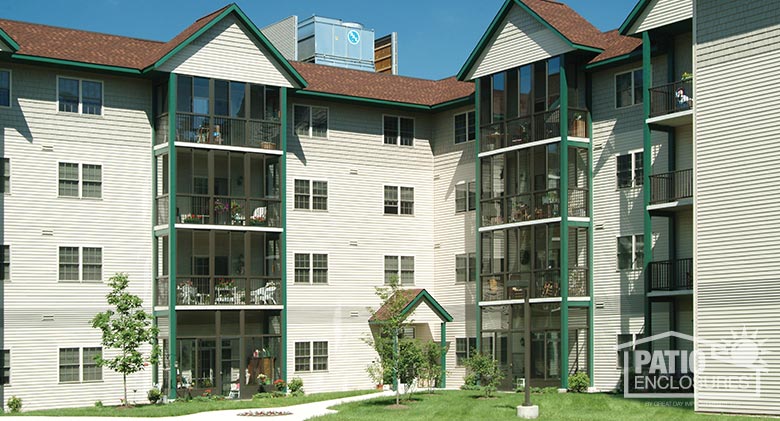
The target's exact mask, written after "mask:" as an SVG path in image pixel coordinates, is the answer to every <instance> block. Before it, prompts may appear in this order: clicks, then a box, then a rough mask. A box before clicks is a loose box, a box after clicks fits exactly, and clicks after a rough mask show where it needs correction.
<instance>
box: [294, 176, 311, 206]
mask: <svg viewBox="0 0 780 421" xmlns="http://www.w3.org/2000/svg"><path fill="white" fill-rule="evenodd" d="M309 192H310V190H309V180H295V209H309V203H310V202H309Z"/></svg>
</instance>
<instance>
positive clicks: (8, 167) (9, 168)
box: [3, 156, 59, 195]
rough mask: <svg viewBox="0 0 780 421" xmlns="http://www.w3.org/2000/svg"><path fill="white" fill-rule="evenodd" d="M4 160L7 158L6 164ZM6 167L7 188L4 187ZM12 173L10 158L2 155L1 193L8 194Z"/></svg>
mask: <svg viewBox="0 0 780 421" xmlns="http://www.w3.org/2000/svg"><path fill="white" fill-rule="evenodd" d="M6 160H8V165H6V162H5V161H6ZM6 167H7V169H8V189H7V190H6V189H5V170H6ZM57 171H58V172H59V165H57ZM12 175H13V174H11V158H10V157H7V156H4V157H3V194H8V195H10V194H11V188H12V186H11V179H12ZM57 187H58V188H59V186H57Z"/></svg>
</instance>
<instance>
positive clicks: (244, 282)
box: [157, 275, 282, 306]
mask: <svg viewBox="0 0 780 421" xmlns="http://www.w3.org/2000/svg"><path fill="white" fill-rule="evenodd" d="M281 303H282V289H281V279H279V278H271V277H235V276H230V277H228V276H225V277H222V276H214V277H208V276H189V275H180V276H177V277H176V305H186V306H209V305H225V306H233V305H279V304H281ZM157 305H159V306H167V305H168V277H167V276H161V277H159V278H157Z"/></svg>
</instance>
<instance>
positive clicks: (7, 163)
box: [2, 158, 11, 193]
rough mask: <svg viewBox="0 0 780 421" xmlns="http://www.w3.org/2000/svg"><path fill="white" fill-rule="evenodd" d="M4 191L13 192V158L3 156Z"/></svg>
mask: <svg viewBox="0 0 780 421" xmlns="http://www.w3.org/2000/svg"><path fill="white" fill-rule="evenodd" d="M2 164H3V193H11V158H3V161H2Z"/></svg>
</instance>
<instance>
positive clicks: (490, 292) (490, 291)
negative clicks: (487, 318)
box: [482, 268, 588, 301]
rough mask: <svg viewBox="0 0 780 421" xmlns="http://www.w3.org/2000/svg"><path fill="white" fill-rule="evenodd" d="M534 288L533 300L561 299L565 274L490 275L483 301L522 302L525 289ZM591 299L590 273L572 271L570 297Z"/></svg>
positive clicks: (552, 271)
mask: <svg viewBox="0 0 780 421" xmlns="http://www.w3.org/2000/svg"><path fill="white" fill-rule="evenodd" d="M527 287H530V289H531V291H530V298H555V297H560V296H561V271H560V270H558V269H544V270H536V271H533V272H526V273H512V274H501V275H487V276H483V278H482V301H500V300H520V299H523V298H524V296H523V294H524V292H523V291H524V289H525V288H527ZM587 295H588V269H587V268H571V269H569V296H570V297H584V296H587Z"/></svg>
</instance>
